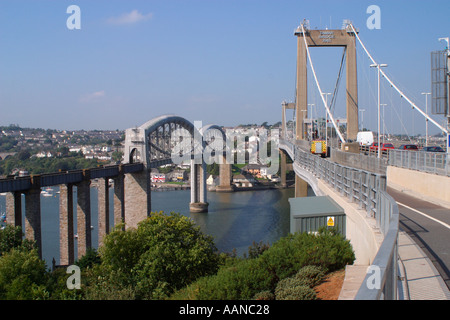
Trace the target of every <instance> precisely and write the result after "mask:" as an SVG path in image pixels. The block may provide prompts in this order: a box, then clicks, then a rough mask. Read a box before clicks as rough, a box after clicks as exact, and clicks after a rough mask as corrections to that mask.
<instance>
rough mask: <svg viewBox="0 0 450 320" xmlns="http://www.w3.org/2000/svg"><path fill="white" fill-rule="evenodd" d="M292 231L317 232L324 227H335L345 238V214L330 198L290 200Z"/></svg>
mask: <svg viewBox="0 0 450 320" xmlns="http://www.w3.org/2000/svg"><path fill="white" fill-rule="evenodd" d="M289 204H290V207H291V214H290V218H291V221H290V231H291V233H296V232H301V233H303V232H317V231H319V228H320V227H322V226H328V227H335V228H336V229H337V230H338V231H339V233H340V234H342V235H343V236H344V237H345V232H346V229H345V222H346V221H345V220H346V219H345V212H344V209H342V208H341V207H340V206H339V205H338V204H337V203H336V202H335V201H334V200H333V199H331V198H330V197H329V196H323V197H303V198H290V199H289Z"/></svg>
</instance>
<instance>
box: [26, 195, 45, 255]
mask: <svg viewBox="0 0 450 320" xmlns="http://www.w3.org/2000/svg"><path fill="white" fill-rule="evenodd" d="M25 237H26V238H27V239H28V240H31V241H35V243H36V246H37V248H38V253H39V257H40V258H42V234H41V188H39V187H33V188H31V189H29V190H28V191H27V192H26V193H25Z"/></svg>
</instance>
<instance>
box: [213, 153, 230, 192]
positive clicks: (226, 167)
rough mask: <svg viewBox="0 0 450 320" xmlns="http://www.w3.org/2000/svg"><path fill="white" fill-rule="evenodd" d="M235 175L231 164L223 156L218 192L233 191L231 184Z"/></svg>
mask: <svg viewBox="0 0 450 320" xmlns="http://www.w3.org/2000/svg"><path fill="white" fill-rule="evenodd" d="M232 180H233V175H232V171H231V164H229V163H227V160H226V157H223V159H222V163H221V164H219V185H218V186H217V187H216V191H217V192H233V191H234V189H233V187H232V186H231V182H232Z"/></svg>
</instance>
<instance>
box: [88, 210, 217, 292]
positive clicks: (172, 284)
mask: <svg viewBox="0 0 450 320" xmlns="http://www.w3.org/2000/svg"><path fill="white" fill-rule="evenodd" d="M122 227H123V226H119V228H116V229H115V230H114V231H113V232H111V233H110V234H108V235H107V236H106V237H105V239H104V242H103V247H101V248H100V249H99V252H100V255H101V260H102V264H101V266H100V269H98V271H99V272H100V273H101V274H102V277H99V276H97V278H98V279H105V278H107V277H109V275H110V274H114V275H116V276H115V279H114V281H115V283H114V286H117V281H121V282H122V288H126V287H127V286H128V287H129V286H131V287H133V289H134V292H135V295H136V298H139V299H155V298H156V299H157V298H161V297H163V296H165V295H168V294H169V293H171V292H173V291H174V290H176V289H178V288H181V287H183V286H185V285H187V284H189V283H191V282H192V281H194V280H196V279H198V278H199V277H201V276H205V275H210V274H213V273H215V272H216V271H217V269H218V264H219V256H218V254H217V249H216V247H215V245H214V242H213V239H212V237H211V236H208V235H205V234H203V233H202V232H201V231H200V229H199V227H197V226H195V224H194V222H193V221H192V220H191V219H189V218H187V217H184V216H182V215H180V214H178V213H170V214H169V215H166V214H164V213H163V212H158V213H152V215H151V216H150V217H149V218H147V219H146V220H144V221H142V222H140V223H139V225H138V227H137V229H128V230H126V231H122V229H121V228H122ZM93 287H95V284H94V285H93Z"/></svg>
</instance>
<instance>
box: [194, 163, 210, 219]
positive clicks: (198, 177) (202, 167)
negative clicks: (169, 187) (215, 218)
mask: <svg viewBox="0 0 450 320" xmlns="http://www.w3.org/2000/svg"><path fill="white" fill-rule="evenodd" d="M206 192H207V191H206V164H205V163H204V162H203V163H202V164H195V163H194V160H191V203H190V204H189V209H190V211H191V212H208V202H207V199H206Z"/></svg>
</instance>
